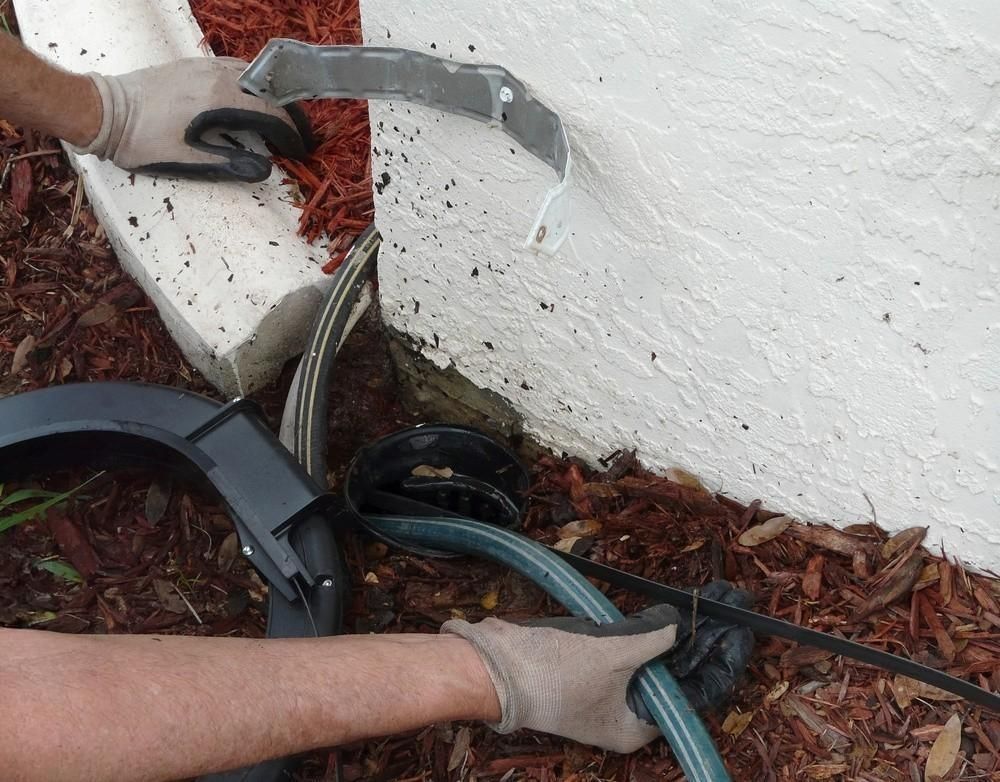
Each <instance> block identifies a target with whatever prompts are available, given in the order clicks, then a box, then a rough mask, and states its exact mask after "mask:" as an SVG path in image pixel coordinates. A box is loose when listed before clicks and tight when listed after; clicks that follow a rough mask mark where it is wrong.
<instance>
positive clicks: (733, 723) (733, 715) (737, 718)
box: [722, 710, 754, 738]
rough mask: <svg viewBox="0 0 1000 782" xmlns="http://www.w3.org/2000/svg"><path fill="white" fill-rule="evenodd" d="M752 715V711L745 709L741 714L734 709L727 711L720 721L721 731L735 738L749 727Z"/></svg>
mask: <svg viewBox="0 0 1000 782" xmlns="http://www.w3.org/2000/svg"><path fill="white" fill-rule="evenodd" d="M753 715H754V712H752V711H745V712H743V713H742V714H741V713H740V712H738V711H735V710H733V711H731V712H729V714H727V715H726V719H725V721H724V722H723V723H722V732H723V733H725V734H727V735H729V736H732V737H733V738H736V737H737V736H739V735H740V734H741V733H742V732H743V731H745V730H746V729H747V728H749V727H750V723H751V722H753Z"/></svg>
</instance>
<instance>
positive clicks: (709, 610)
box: [549, 547, 1000, 714]
mask: <svg viewBox="0 0 1000 782" xmlns="http://www.w3.org/2000/svg"><path fill="white" fill-rule="evenodd" d="M549 548H550V550H551V551H553V552H555V553H556V554H558V555H559V556H560V557H562V558H563V559H564V560H566V562H568V563H569V564H570V565H572V566H573V567H574V568H575V569H576V570H578V571H579V572H581V573H583V575H585V576H590V577H591V578H597V579H600V580H601V581H607V582H608V583H609V584H612V585H614V586H617V587H622V588H623V589H628V590H631V591H633V592H636V593H638V594H641V595H645V596H646V597H649V598H652V599H653V600H659V601H660V602H663V603H668V604H669V605H672V606H675V607H676V608H686V609H688V610H689V611H695V610H697V611H698V613H701V614H704V615H705V616H709V617H711V618H713V619H720V620H722V621H724V622H730V623H732V624H737V625H741V626H742V627H749V628H750V629H751V630H753V632H754V633H755V634H757V635H766V636H776V637H778V638H785V639H787V640H789V641H795V642H797V643H800V644H805V645H807V646H814V647H816V648H817V649H825V650H826V651H828V652H833V653H834V654H840V655H843V656H844V657H850V658H851V659H852V660H857V661H858V662H862V663H866V664H868V665H874V666H875V667H877V668H882V669H883V670H886V671H889V672H891V673H900V674H902V675H903V676H909V677H910V678H911V679H916V680H917V681H921V682H924V683H925V684H930V685H933V686H934V687H939V688H940V689H942V690H946V691H947V692H950V693H952V694H953V695H958V696H959V697H960V698H965V700H967V701H969V702H970V703H974V704H976V705H977V706H982V707H984V708H986V709H990V710H991V711H993V712H996V713H998V714H1000V695H997V694H995V693H992V692H988V691H987V690H984V689H983V688H982V687H977V686H976V685H975V684H972V683H971V682H967V681H965V680H963V679H959V678H957V677H955V676H951V675H950V674H947V673H944V672H943V671H937V670H935V669H933V668H928V667H927V666H926V665H921V664H920V663H917V662H914V661H913V660H907V659H906V658H905V657H899V656H898V655H895V654H891V653H889V652H883V651H881V650H880V649H873V648H871V647H869V646H864V645H863V644H859V643H855V642H854V641H848V640H847V639H845V638H838V637H836V636H834V635H830V634H828V633H821V632H819V631H818V630H810V629H809V628H807V627H801V626H799V625H796V624H792V623H791V622H785V621H783V620H781V619H775V618H774V617H771V616H765V615H764V614H758V613H757V612H756V611H748V610H747V609H745V608H737V607H736V606H731V605H728V604H726V603H720V602H717V601H715V600H708V599H706V598H704V597H701V596H697V595H695V594H693V593H691V592H685V591H684V590H683V589H675V588H674V587H668V586H666V585H664V584H660V583H657V582H656V581H650V580H649V579H648V578H642V577H641V576H635V575H632V574H631V573H626V572H625V571H624V570H618V569H617V568H613V567H610V566H608V565H602V564H600V563H598V562H592V561H591V560H589V559H585V558H584V557H579V556H576V555H575V554H568V553H566V552H563V551H558V550H556V549H554V548H552V547H549Z"/></svg>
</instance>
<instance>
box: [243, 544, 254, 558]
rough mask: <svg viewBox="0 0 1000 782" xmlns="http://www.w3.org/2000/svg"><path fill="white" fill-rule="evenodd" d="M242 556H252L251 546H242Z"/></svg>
mask: <svg viewBox="0 0 1000 782" xmlns="http://www.w3.org/2000/svg"><path fill="white" fill-rule="evenodd" d="M243 556H244V557H252V556H253V546H244V547H243Z"/></svg>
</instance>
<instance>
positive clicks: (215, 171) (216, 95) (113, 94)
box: [76, 57, 309, 182]
mask: <svg viewBox="0 0 1000 782" xmlns="http://www.w3.org/2000/svg"><path fill="white" fill-rule="evenodd" d="M244 68H246V63H245V62H243V61H242V60H237V59H234V58H232V57H194V58H190V59H184V60H177V61H176V62H172V63H168V64H166V65H159V66H156V67H152V68H143V69H142V70H138V71H132V72H131V73H125V74H122V75H120V76H102V75H101V74H97V73H90V74H88V76H89V77H90V79H91V81H93V83H94V85H95V86H96V87H97V90H98V92H99V93H100V95H101V103H102V106H103V118H102V121H101V129H100V131H99V132H98V134H97V137H96V138H95V139H94V140H93V141H91V142H90V143H89V144H88V145H87V146H85V147H81V148H77V150H76V151H77V152H79V153H80V154H85V155H86V154H90V155H97V156H98V157H99V158H101V160H111V161H112V162H114V163H115V164H116V165H117V166H119V167H121V168H124V169H128V170H129V171H138V172H140V173H147V174H163V175H166V176H185V177H196V178H203V179H233V180H241V181H244V182H259V181H261V180H264V179H267V177H268V176H269V175H270V173H271V161H270V160H268V159H267V158H265V157H263V156H261V155H258V154H256V153H253V152H250V151H248V150H245V149H234V148H232V147H229V146H222V145H219V144H211V143H209V142H207V141H205V140H204V139H203V136H204V135H205V133H206V132H207V131H209V130H228V131H241V130H249V131H254V132H256V133H259V134H260V135H261V136H263V137H264V138H265V139H266V140H267V141H269V142H270V143H271V144H273V145H274V146H275V147H276V148H277V149H278V151H279V152H280V153H281V154H282V155H285V156H287V157H292V158H302V157H305V155H306V152H307V142H306V137H307V136H308V132H309V131H308V123H307V121H306V119H305V116H304V115H303V114H302V113H301V111H300V110H299V109H298V108H297V107H294V106H290V107H289V110H287V111H286V110H285V109H279V108H274V107H272V106H270V105H268V104H267V103H265V102H264V101H262V100H261V99H260V98H257V97H254V96H253V95H248V94H246V93H244V92H243V91H242V90H241V89H240V86H239V83H238V79H239V77H240V74H241V73H242V72H243V69H244Z"/></svg>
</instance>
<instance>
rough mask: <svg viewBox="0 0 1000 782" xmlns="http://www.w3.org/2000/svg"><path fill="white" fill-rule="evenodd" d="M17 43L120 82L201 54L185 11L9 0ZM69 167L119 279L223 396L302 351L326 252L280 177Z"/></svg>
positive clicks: (244, 389) (173, 3)
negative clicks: (155, 313) (305, 234)
mask: <svg viewBox="0 0 1000 782" xmlns="http://www.w3.org/2000/svg"><path fill="white" fill-rule="evenodd" d="M14 5H15V9H16V11H17V18H18V22H19V24H20V26H21V32H22V36H23V39H24V41H25V43H26V44H27V45H28V46H30V47H31V48H32V49H34V50H35V51H37V52H38V53H39V54H41V55H42V56H44V57H46V58H48V59H51V60H53V61H55V62H56V63H58V64H59V65H62V66H63V67H66V68H68V69H70V70H74V71H81V72H83V71H100V72H103V73H112V74H115V73H124V72H127V71H130V70H134V69H136V68H142V67H145V66H149V65H158V64H160V63H164V62H169V61H171V60H174V59H177V58H180V57H193V56H199V55H204V54H206V53H207V52H206V51H204V50H203V49H202V48H200V43H201V39H202V34H201V30H200V29H199V27H198V24H197V23H196V22H195V20H194V18H193V17H192V16H191V13H190V8H189V7H188V4H187V2H186V1H185V0H101V2H97V3H91V2H80V0H45V2H39V1H38V0H16V2H15V4H14ZM71 157H74V158H75V161H74V163H75V165H76V166H77V167H78V168H79V170H80V171H81V172H82V173H83V176H84V180H85V182H86V187H87V193H88V195H89V197H90V200H91V202H92V203H93V205H94V209H95V212H96V214H97V217H98V219H100V221H101V223H102V224H103V225H104V227H105V229H106V231H107V232H108V236H109V237H110V238H111V242H112V244H113V246H114V248H115V251H116V252H117V253H118V257H119V259H120V260H121V262H122V265H123V266H124V267H125V269H126V270H127V271H128V272H129V274H131V275H132V276H133V277H135V278H136V280H137V281H138V282H139V284H140V285H142V287H143V289H144V290H145V291H146V292H147V293H148V294H149V296H150V297H151V298H152V300H153V302H154V303H155V305H156V307H157V309H158V310H159V312H160V315H161V316H162V317H163V320H164V322H165V324H166V326H167V328H168V330H169V331H170V333H171V335H172V336H173V337H174V339H175V340H176V341H177V343H178V344H179V345H180V347H181V349H182V350H183V351H184V355H185V356H187V357H188V359H189V360H190V361H191V362H192V364H194V365H195V366H196V367H197V368H198V369H199V370H200V371H201V372H202V374H204V375H205V377H206V378H208V380H209V381H210V382H211V383H212V384H213V385H215V386H216V387H218V388H219V389H220V390H221V391H223V392H224V393H226V394H228V395H237V394H246V393H249V392H250V391H253V390H254V389H256V388H259V387H260V386H262V385H264V384H265V383H267V382H268V381H269V380H271V379H273V378H274V377H275V376H276V375H277V373H278V371H279V370H280V369H281V366H282V364H283V363H284V362H285V361H286V360H287V359H288V358H290V357H291V356H293V355H295V354H296V353H298V352H300V351H301V348H302V343H303V341H304V339H305V333H306V331H307V329H308V327H309V324H310V322H311V320H312V317H313V314H314V311H315V308H316V305H317V303H318V301H319V300H320V298H321V295H322V289H323V287H324V285H325V283H326V281H327V280H328V279H329V278H328V277H327V275H324V274H323V273H322V271H321V269H320V267H321V266H322V263H323V262H324V261H325V250H324V249H323V248H322V247H310V246H308V245H307V244H306V243H305V242H304V241H303V240H302V239H301V238H299V237H298V236H296V233H295V231H296V221H297V219H298V214H299V213H298V210H297V209H295V208H294V207H293V206H292V204H291V197H290V195H289V193H288V191H287V188H285V187H283V186H282V185H281V178H282V173H281V172H280V171H279V170H278V169H275V171H274V173H272V175H271V177H270V179H269V180H267V181H266V182H262V183H260V184H257V185H248V184H237V183H205V182H189V181H184V180H173V179H166V178H163V177H157V178H152V177H146V176H141V175H136V176H135V177H130V176H129V174H128V173H126V172H124V171H121V170H119V169H117V168H115V167H114V166H113V165H112V164H111V163H103V162H101V161H98V160H97V159H96V158H94V157H93V156H84V157H77V156H71Z"/></svg>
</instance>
